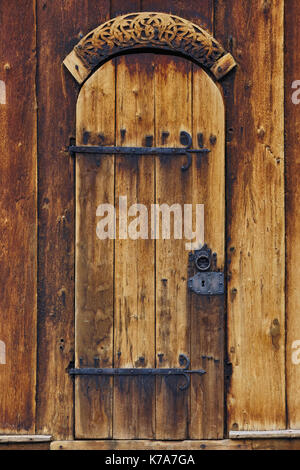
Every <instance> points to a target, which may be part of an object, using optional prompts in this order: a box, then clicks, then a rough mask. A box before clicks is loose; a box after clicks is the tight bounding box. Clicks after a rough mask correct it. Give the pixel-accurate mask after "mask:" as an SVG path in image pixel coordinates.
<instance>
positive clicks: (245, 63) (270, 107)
mask: <svg viewBox="0 0 300 470" xmlns="http://www.w3.org/2000/svg"><path fill="white" fill-rule="evenodd" d="M283 4H284V2H283V0H274V1H273V2H267V1H262V0H254V1H251V2H250V1H245V2H240V1H239V0H226V1H225V0H219V1H218V2H217V8H216V16H215V34H216V38H217V39H218V40H220V41H221V42H222V43H223V45H224V46H225V47H229V48H231V49H232V53H233V56H234V57H235V58H236V60H237V62H238V64H239V65H238V68H237V71H236V72H234V73H232V74H231V77H229V78H227V79H226V80H225V81H224V88H225V96H227V100H226V101H227V102H226V110H227V116H226V117H227V126H228V133H227V140H228V145H227V162H228V163H227V165H228V170H227V188H228V191H227V220H228V224H227V234H228V351H229V358H230V361H231V362H232V365H233V376H232V383H231V388H230V393H229V401H228V411H229V429H230V430H269V429H283V428H285V422H286V416H285V305H284V297H285V296H284V265H285V246H284V156H283V155H284V132H283V130H284V128H283V127H284V126H283V103H284V97H283V83H284V82H283ZM229 263H230V264H229Z"/></svg>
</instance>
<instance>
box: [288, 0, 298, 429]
mask: <svg viewBox="0 0 300 470" xmlns="http://www.w3.org/2000/svg"><path fill="white" fill-rule="evenodd" d="M299 21H300V4H299V2H297V1H295V0H291V1H287V2H285V44H286V46H285V47H286V48H285V80H286V81H285V136H286V140H285V145H286V255H287V264H286V317H287V319H286V328H287V331H286V334H287V350H286V372H287V409H288V417H287V418H288V427H289V428H291V429H300V394H299V388H300V364H297V362H298V361H297V359H298V357H299V354H297V351H299V347H300V343H299V341H300V318H299V311H300V291H299V284H300V268H299V265H300V254H299V253H300V207H299V200H300V156H299V135H300V119H299V111H300V109H299V104H298V105H295V104H294V103H293V101H292V93H294V92H295V91H296V90H295V89H292V84H293V82H294V81H295V80H300V63H299V48H298V47H297V46H296V45H297V44H299V41H300V31H299V27H297V24H299ZM298 88H299V85H298ZM298 96H299V95H298ZM297 341H298V343H296V342H297ZM293 354H294V355H296V360H295V359H293ZM295 362H296V363H295Z"/></svg>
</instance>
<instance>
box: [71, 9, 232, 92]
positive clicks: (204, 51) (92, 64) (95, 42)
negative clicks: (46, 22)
mask: <svg viewBox="0 0 300 470" xmlns="http://www.w3.org/2000/svg"><path fill="white" fill-rule="evenodd" d="M143 47H147V48H149V47H150V48H151V47H152V48H156V49H162V50H167V51H176V52H180V53H182V54H184V55H185V56H187V57H189V58H191V59H193V60H195V61H196V62H198V63H199V64H200V65H202V66H204V67H206V68H207V69H209V70H210V71H211V72H212V74H213V75H214V76H215V78H216V79H220V78H222V77H223V76H224V75H226V74H227V73H228V72H229V71H230V70H232V69H233V68H234V67H235V66H236V62H235V60H234V58H233V57H232V55H231V54H229V53H227V52H226V51H225V50H224V49H223V47H222V46H221V45H220V44H219V43H218V42H217V41H216V40H215V39H214V37H213V36H211V35H210V34H209V33H208V32H207V31H205V30H204V29H202V28H200V27H199V26H197V25H195V24H194V23H191V22H190V21H188V20H185V19H184V18H180V17H178V16H175V15H169V14H166V13H158V12H143V13H129V14H127V15H123V16H118V17H117V18H112V19H111V20H109V21H107V22H106V23H103V24H102V25H100V26H98V27H97V28H96V29H94V30H93V31H91V32H90V33H88V34H87V35H86V36H85V37H84V38H82V39H81V40H80V42H79V43H78V44H77V45H76V46H75V47H74V49H73V50H72V52H71V53H70V54H69V55H68V56H67V57H66V58H65V60H64V65H65V66H66V67H67V68H68V70H69V71H70V72H71V74H72V75H73V76H74V78H75V79H76V80H77V82H79V83H82V82H83V81H84V80H85V79H86V78H87V77H88V76H89V75H90V74H91V73H92V71H93V70H94V69H95V68H96V67H97V66H98V65H100V64H101V62H103V61H104V60H105V59H107V58H109V57H111V56H113V55H114V54H117V53H119V52H122V51H126V50H130V49H138V48H143Z"/></svg>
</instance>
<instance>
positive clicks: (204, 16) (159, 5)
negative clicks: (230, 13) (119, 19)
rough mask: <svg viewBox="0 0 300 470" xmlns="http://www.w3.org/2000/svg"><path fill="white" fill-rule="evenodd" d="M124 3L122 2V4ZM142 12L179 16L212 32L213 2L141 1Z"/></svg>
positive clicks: (203, 0) (197, 0)
mask: <svg viewBox="0 0 300 470" xmlns="http://www.w3.org/2000/svg"><path fill="white" fill-rule="evenodd" d="M123 3H124V2H123ZM141 9H142V11H161V12H164V13H171V14H173V15H177V16H181V17H182V18H185V19H187V20H190V21H192V22H193V23H195V24H197V25H198V26H201V27H202V28H204V29H206V30H207V31H209V32H210V33H212V32H213V17H214V0H201V2H199V0H190V1H189V2H188V4H187V2H186V1H185V0H166V1H164V2H162V1H161V0H143V1H142V5H141Z"/></svg>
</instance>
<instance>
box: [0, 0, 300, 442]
mask: <svg viewBox="0 0 300 470" xmlns="http://www.w3.org/2000/svg"><path fill="white" fill-rule="evenodd" d="M138 10H144V11H147V10H150V11H151V10H156V11H164V12H170V13H173V14H177V15H179V16H182V17H185V18H187V19H190V20H192V21H193V22H195V23H196V24H199V25H201V26H202V27H204V28H206V29H208V30H209V31H211V32H212V33H214V35H215V37H216V39H218V40H219V41H220V42H221V43H222V44H223V46H224V47H225V48H227V49H228V50H229V51H231V52H232V54H233V56H234V57H235V59H236V60H237V62H238V68H237V70H236V71H234V72H232V73H231V74H230V75H229V76H228V78H226V79H224V80H223V81H222V84H223V88H224V94H225V97H226V118H227V124H226V125H227V197H226V202H227V226H226V233H227V253H228V255H227V261H228V264H227V266H228V273H227V274H228V294H227V297H228V302H227V320H228V326H229V333H228V353H229V360H230V361H231V362H232V364H233V366H234V368H233V369H234V372H233V376H232V381H231V385H230V391H229V399H228V405H229V408H228V427H229V429H233V430H238V429H257V430H259V429H263V430H267V429H284V428H286V427H291V428H294V429H296V428H298V429H299V427H300V406H299V405H300V403H299V393H298V389H299V383H300V365H298V366H297V365H295V364H293V363H292V360H291V356H292V348H293V345H294V342H295V341H296V340H300V320H299V314H298V310H299V307H300V293H299V288H298V281H299V277H300V276H299V268H298V258H299V256H300V255H299V248H300V246H299V244H300V242H299V240H300V225H299V220H298V219H299V218H298V215H299V208H298V206H297V202H298V200H299V188H298V186H299V185H298V182H299V174H300V173H299V171H298V170H299V157H298V142H297V140H298V139H299V134H300V129H299V125H300V124H299V123H300V120H299V117H298V114H297V113H299V109H300V107H299V106H298V107H297V106H296V105H294V104H293V103H292V101H291V93H292V90H291V83H292V81H294V80H297V79H298V80H300V69H299V59H298V54H299V52H298V50H297V45H298V43H299V40H300V37H299V28H297V19H299V16H300V3H299V2H298V1H297V0H286V1H285V2H284V0H274V1H272V2H271V1H269V0H245V1H241V0H191V1H189V2H186V1H183V0H143V1H138V0H134V1H129V0H122V1H121V0H111V1H109V0H82V1H80V2H77V1H75V0H73V1H72V0H67V1H65V0H64V1H63V0H52V1H50V0H36V1H35V0H24V1H23V2H19V1H17V0H3V1H1V2H0V23H1V26H2V27H1V31H0V43H1V46H2V47H1V52H0V55H1V57H0V80H3V81H4V82H5V83H6V104H0V126H1V138H0V146H1V162H0V175H1V176H0V178H1V183H2V184H1V191H2V193H1V200H0V210H1V218H0V240H1V253H0V256H1V269H0V273H1V296H0V340H2V341H4V342H5V343H6V347H7V364H6V365H2V364H0V410H1V412H0V433H33V432H36V433H39V434H52V435H53V436H54V438H56V439H71V438H72V437H73V429H74V422H73V420H74V418H73V416H74V408H73V407H74V396H73V393H74V391H73V384H72V381H71V380H70V378H69V377H68V374H66V369H67V368H68V366H69V365H70V364H71V363H72V361H73V358H74V167H73V162H72V160H71V159H70V158H68V155H67V153H66V146H67V145H68V143H69V139H70V137H71V136H75V103H76V99H77V94H78V91H79V87H78V86H77V84H76V83H75V81H74V80H73V78H72V77H71V76H70V74H69V73H68V71H67V70H66V69H65V68H64V67H63V66H62V61H63V59H64V58H65V56H66V55H67V54H68V53H69V52H70V51H71V49H72V47H73V46H74V45H75V44H76V43H77V42H78V40H79V38H80V37H81V34H83V35H85V34H86V33H87V32H89V31H90V30H91V29H93V28H95V27H96V26H97V25H98V24H100V23H102V22H104V21H105V20H107V19H108V18H110V17H113V16H117V15H119V14H122V13H127V12H130V11H138ZM298 23H299V20H298ZM284 31H285V33H284ZM284 39H285V52H284ZM284 64H285V65H284ZM284 71H285V77H284ZM297 74H298V76H297ZM284 87H285V96H284ZM36 103H37V107H36ZM284 106H285V109H284ZM284 111H285V114H284ZM284 117H285V131H286V132H285V148H284V122H283V119H284ZM37 137H38V140H37ZM284 150H285V161H286V166H284ZM284 168H286V170H285V177H286V178H285V180H284ZM37 170H38V171H37ZM37 188H38V195H37ZM284 188H286V199H284ZM37 196H38V197H37ZM285 201H286V204H285ZM37 220H38V227H37ZM285 223H286V231H285ZM37 228H38V238H37ZM285 242H286V256H285ZM37 283H38V284H37ZM37 286H38V288H37ZM285 299H286V300H285ZM37 312H38V317H37ZM36 353H37V358H36Z"/></svg>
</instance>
